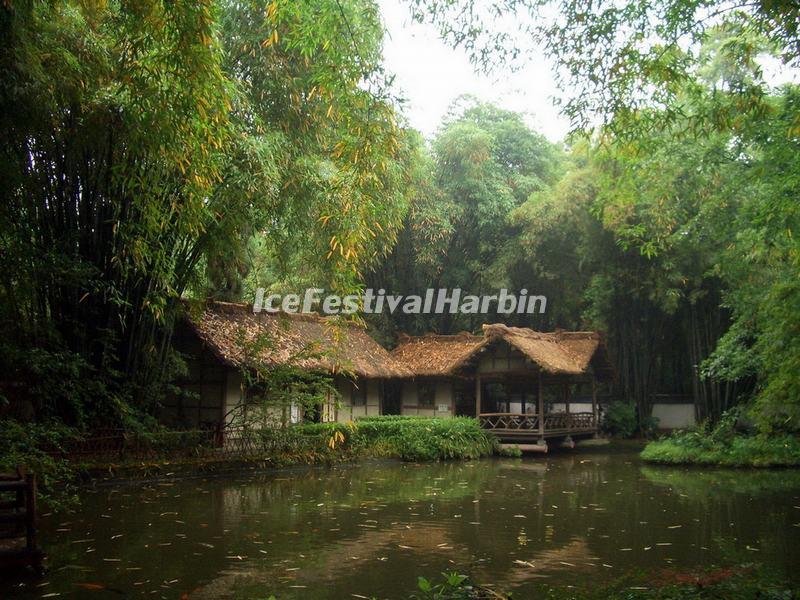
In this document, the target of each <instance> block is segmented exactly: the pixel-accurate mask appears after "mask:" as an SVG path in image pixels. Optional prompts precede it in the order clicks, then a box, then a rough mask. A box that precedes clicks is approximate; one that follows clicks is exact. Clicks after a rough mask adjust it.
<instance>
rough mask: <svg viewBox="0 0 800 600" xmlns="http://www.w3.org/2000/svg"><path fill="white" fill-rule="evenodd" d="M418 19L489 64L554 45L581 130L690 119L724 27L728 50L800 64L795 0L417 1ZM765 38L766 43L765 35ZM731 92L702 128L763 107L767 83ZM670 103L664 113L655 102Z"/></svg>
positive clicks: (721, 126)
mask: <svg viewBox="0 0 800 600" xmlns="http://www.w3.org/2000/svg"><path fill="white" fill-rule="evenodd" d="M409 4H410V5H411V12H412V15H413V18H414V19H416V20H417V21H420V22H423V21H427V22H431V23H433V24H435V25H436V26H437V27H438V29H439V33H440V35H441V37H442V38H443V39H444V40H445V41H446V42H448V43H449V44H451V45H452V46H458V47H462V48H463V49H464V50H465V51H466V52H467V54H468V55H469V56H470V58H471V60H472V62H473V64H475V65H476V66H478V67H480V68H483V69H485V70H491V69H493V68H495V67H497V66H506V65H508V64H509V63H512V64H513V63H516V64H517V65H520V64H524V62H523V60H522V59H525V58H527V59H533V60H539V58H540V56H541V54H542V53H544V54H545V55H546V56H547V57H548V58H549V59H550V60H551V61H552V63H553V72H554V76H555V77H556V80H557V81H558V83H559V85H560V87H561V88H562V90H563V91H564V92H565V96H566V97H565V98H563V99H562V111H563V113H564V114H565V115H566V116H568V117H569V118H570V120H571V122H572V125H573V127H574V129H575V130H586V129H590V128H592V127H594V126H596V125H598V124H600V125H607V126H610V128H611V129H612V130H613V131H614V132H615V133H616V134H620V135H624V136H636V135H642V134H644V135H647V134H649V133H650V132H651V131H653V130H656V131H657V130H659V129H661V128H662V126H663V125H664V123H666V124H670V123H672V122H674V121H675V120H679V119H681V118H683V117H684V115H685V113H684V112H683V111H682V110H681V103H680V102H679V101H676V100H679V99H680V97H681V95H682V94H683V93H684V91H685V84H686V83H687V82H691V81H692V80H693V79H694V77H695V76H696V75H697V72H698V70H699V68H700V67H699V64H700V63H701V61H702V60H703V59H704V58H705V56H704V46H705V50H707V49H708V47H709V44H712V43H715V42H716V41H717V40H715V33H716V32H717V30H718V28H719V27H725V28H727V29H729V30H735V31H737V35H736V37H735V38H734V39H730V40H726V41H725V42H724V43H720V44H718V45H717V47H716V49H715V51H716V52H717V53H718V55H719V56H721V57H725V58H733V59H735V62H737V63H738V64H741V65H754V64H758V59H759V54H760V52H761V49H762V48H763V46H765V45H766V46H769V47H771V48H772V49H773V50H774V51H775V52H776V53H777V54H778V55H779V56H780V59H781V60H782V62H783V63H784V64H785V65H787V66H794V67H796V66H798V64H800V29H798V22H800V8H798V6H797V3H796V2H793V1H792V0H779V1H776V2H754V3H731V2H726V1H725V0H656V1H652V2H649V1H648V2H644V1H641V0H624V1H622V2H599V3H592V4H585V3H579V2H571V1H567V0H491V1H489V2H487V3H482V4H480V9H479V8H478V6H479V3H478V2H476V0H461V1H459V2H452V1H442V0H410V1H409ZM756 40H757V41H756ZM724 89H726V91H729V92H731V94H730V96H729V97H728V98H727V99H726V100H723V101H722V102H719V103H718V104H716V105H715V106H714V109H713V110H710V111H707V112H705V113H703V114H702V115H695V116H697V117H698V118H697V119H695V120H694V121H693V127H694V128H696V130H697V131H698V132H707V131H712V130H727V129H729V128H730V127H732V126H733V127H736V126H737V124H738V123H740V122H741V121H742V120H743V119H746V118H748V117H749V116H753V115H758V114H759V113H760V112H761V111H763V109H764V105H763V104H762V103H761V99H762V95H763V88H762V87H761V86H760V85H758V83H757V82H753V81H751V80H748V79H739V80H736V81H734V82H731V84H730V85H728V86H726V88H724ZM653 108H657V109H659V110H661V109H663V111H664V112H663V113H662V112H659V113H654V112H652V111H651V109H653Z"/></svg>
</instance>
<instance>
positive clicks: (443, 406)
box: [437, 404, 450, 412]
mask: <svg viewBox="0 0 800 600" xmlns="http://www.w3.org/2000/svg"><path fill="white" fill-rule="evenodd" d="M437 410H438V411H439V412H450V405H449V404H440V405H439V407H438V408H437Z"/></svg>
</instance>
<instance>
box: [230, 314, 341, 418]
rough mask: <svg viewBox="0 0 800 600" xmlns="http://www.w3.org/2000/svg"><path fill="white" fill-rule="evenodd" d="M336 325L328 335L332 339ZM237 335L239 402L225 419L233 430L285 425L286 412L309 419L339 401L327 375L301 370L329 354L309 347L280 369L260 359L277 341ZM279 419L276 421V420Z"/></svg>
mask: <svg viewBox="0 0 800 600" xmlns="http://www.w3.org/2000/svg"><path fill="white" fill-rule="evenodd" d="M335 327H336V326H335V325H332V326H331V334H332V335H335V334H336V331H335V329H334V328H335ZM245 333H246V332H244V331H240V332H239V336H238V337H239V341H238V345H239V347H240V348H241V349H242V353H243V360H242V366H241V367H240V369H239V371H240V373H241V376H242V390H243V394H242V400H241V402H239V404H237V405H236V406H234V407H232V408H231V409H230V410H229V411H228V414H226V415H225V421H226V422H227V423H229V424H230V425H233V426H239V425H244V426H256V427H257V426H258V424H262V423H265V422H267V423H269V422H275V421H281V422H283V423H286V422H288V420H289V419H288V416H289V415H288V411H290V410H292V408H294V409H295V410H297V411H298V414H300V415H304V416H305V417H306V418H311V417H312V416H313V415H315V414H317V412H318V411H319V410H320V407H321V406H328V405H334V404H336V403H337V402H338V401H339V391H338V389H337V388H336V385H335V383H334V381H333V377H332V376H331V375H330V374H328V373H321V372H318V371H311V370H308V369H305V368H303V366H302V365H303V361H309V360H311V361H318V360H322V359H324V358H329V356H328V355H329V352H326V351H325V350H323V349H321V348H319V347H318V344H316V343H309V344H306V345H305V346H303V347H302V348H301V349H300V350H298V351H297V352H294V353H293V354H292V355H291V356H289V357H288V358H287V360H286V361H285V362H283V363H282V364H280V365H275V364H271V363H267V362H265V361H264V359H263V357H264V356H265V353H266V354H269V352H272V351H275V350H276V349H277V346H276V340H275V339H274V338H273V337H272V336H270V335H267V334H262V335H260V336H256V337H255V338H254V339H248V338H247V337H246V335H245ZM277 415H280V418H279V419H277V418H276V416H277Z"/></svg>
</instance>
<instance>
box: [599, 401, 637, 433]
mask: <svg viewBox="0 0 800 600" xmlns="http://www.w3.org/2000/svg"><path fill="white" fill-rule="evenodd" d="M600 426H601V428H602V429H603V431H604V432H606V433H608V434H610V435H612V436H614V437H621V438H630V437H633V435H634V434H635V433H636V431H637V429H638V428H639V423H638V420H637V418H636V407H635V406H634V405H633V404H628V403H627V402H619V401H616V402H612V403H611V404H609V405H608V408H607V409H606V410H605V412H604V413H603V420H602V422H601V423H600Z"/></svg>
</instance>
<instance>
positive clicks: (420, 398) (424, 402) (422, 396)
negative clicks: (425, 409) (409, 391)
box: [417, 382, 436, 406]
mask: <svg viewBox="0 0 800 600" xmlns="http://www.w3.org/2000/svg"><path fill="white" fill-rule="evenodd" d="M435 400H436V386H435V385H434V384H433V383H431V382H424V383H419V384H417V406H433V403H434V401H435Z"/></svg>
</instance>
